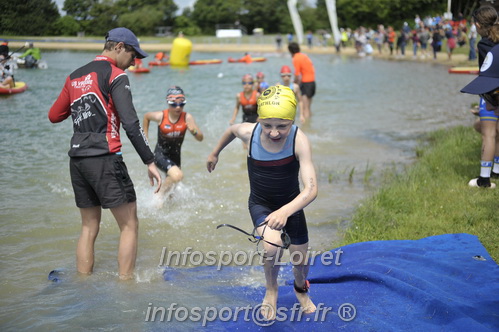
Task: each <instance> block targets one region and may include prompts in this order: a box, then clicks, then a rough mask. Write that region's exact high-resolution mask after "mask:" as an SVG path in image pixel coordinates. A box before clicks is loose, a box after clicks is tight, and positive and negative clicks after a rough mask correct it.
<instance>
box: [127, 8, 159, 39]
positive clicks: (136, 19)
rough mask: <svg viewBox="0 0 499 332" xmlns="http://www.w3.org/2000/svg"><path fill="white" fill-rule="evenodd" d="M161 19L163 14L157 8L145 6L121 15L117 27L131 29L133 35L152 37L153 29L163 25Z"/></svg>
mask: <svg viewBox="0 0 499 332" xmlns="http://www.w3.org/2000/svg"><path fill="white" fill-rule="evenodd" d="M145 17H147V19H144V18H145ZM163 18H164V15H163V13H162V12H161V11H158V8H157V7H155V6H145V7H141V8H139V9H137V10H134V11H131V12H129V13H125V14H123V15H121V16H120V17H119V18H118V25H119V26H124V27H127V28H129V29H131V30H132V31H133V32H134V33H135V34H141V35H152V34H154V32H155V28H156V27H157V26H161V25H162V24H163V21H164V20H163Z"/></svg>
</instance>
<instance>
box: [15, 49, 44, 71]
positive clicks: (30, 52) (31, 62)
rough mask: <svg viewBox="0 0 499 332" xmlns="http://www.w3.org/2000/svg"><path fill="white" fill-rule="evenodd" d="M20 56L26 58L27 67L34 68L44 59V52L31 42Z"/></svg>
mask: <svg viewBox="0 0 499 332" xmlns="http://www.w3.org/2000/svg"><path fill="white" fill-rule="evenodd" d="M19 58H21V59H24V61H25V62H24V65H25V66H26V68H34V67H36V66H37V65H38V61H40V60H41V59H42V52H41V51H40V49H39V48H38V47H35V45H34V44H33V43H29V48H28V49H27V50H26V52H24V53H23V54H22V55H21V56H20V57H19Z"/></svg>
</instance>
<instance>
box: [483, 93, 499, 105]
mask: <svg viewBox="0 0 499 332" xmlns="http://www.w3.org/2000/svg"><path fill="white" fill-rule="evenodd" d="M498 96H499V90H494V91H491V92H489V93H484V94H481V95H480V97H482V98H483V99H485V101H486V102H488V103H489V104H491V105H492V106H494V107H497V106H499V103H498V101H497V97H498Z"/></svg>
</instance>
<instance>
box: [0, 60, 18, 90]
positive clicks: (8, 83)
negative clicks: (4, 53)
mask: <svg viewBox="0 0 499 332" xmlns="http://www.w3.org/2000/svg"><path fill="white" fill-rule="evenodd" d="M0 72H1V80H0V88H2V89H12V88H13V87H14V86H15V85H16V84H15V82H14V76H13V73H12V70H11V69H10V66H9V65H4V64H3V62H2V63H0Z"/></svg>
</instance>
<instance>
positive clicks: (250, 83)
mask: <svg viewBox="0 0 499 332" xmlns="http://www.w3.org/2000/svg"><path fill="white" fill-rule="evenodd" d="M246 84H249V85H253V82H243V85H246Z"/></svg>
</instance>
